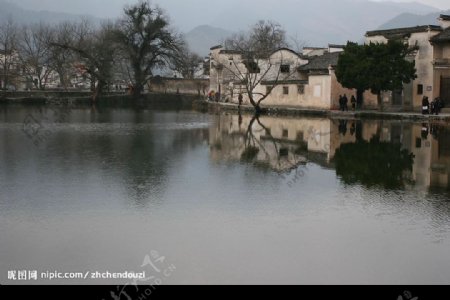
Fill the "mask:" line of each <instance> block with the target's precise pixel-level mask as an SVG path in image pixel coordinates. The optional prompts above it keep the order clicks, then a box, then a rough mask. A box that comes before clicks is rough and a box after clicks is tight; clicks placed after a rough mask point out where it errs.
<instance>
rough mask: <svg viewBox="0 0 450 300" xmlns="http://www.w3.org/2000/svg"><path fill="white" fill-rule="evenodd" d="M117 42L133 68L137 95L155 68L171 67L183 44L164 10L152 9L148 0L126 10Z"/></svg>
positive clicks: (135, 94) (121, 20) (117, 33)
mask: <svg viewBox="0 0 450 300" xmlns="http://www.w3.org/2000/svg"><path fill="white" fill-rule="evenodd" d="M115 39H116V42H117V44H118V46H119V47H120V49H121V51H122V53H124V54H125V55H126V58H127V60H128V63H129V65H130V71H131V75H132V83H133V94H134V96H139V95H140V94H141V93H142V91H143V88H144V86H145V85H146V83H147V82H148V81H149V79H150V78H151V75H152V69H153V68H154V67H161V66H167V65H170V63H171V61H172V60H173V59H174V57H176V55H177V52H178V51H179V49H180V47H181V46H182V44H183V42H182V40H181V38H180V37H179V36H178V35H177V34H175V33H174V32H173V31H172V30H171V29H170V28H169V21H168V19H167V17H166V16H165V15H164V14H163V12H162V11H161V9H159V8H158V7H156V8H153V7H152V6H151V5H150V3H149V2H148V1H140V2H139V3H138V4H135V5H132V6H128V7H126V8H125V9H124V16H123V17H122V18H121V19H120V20H119V21H118V24H117V30H116V31H115Z"/></svg>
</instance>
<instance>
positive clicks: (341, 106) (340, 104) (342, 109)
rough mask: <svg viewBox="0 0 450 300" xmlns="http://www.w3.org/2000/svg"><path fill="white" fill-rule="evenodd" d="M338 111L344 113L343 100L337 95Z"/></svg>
mask: <svg viewBox="0 0 450 300" xmlns="http://www.w3.org/2000/svg"><path fill="white" fill-rule="evenodd" d="M339 110H340V111H344V98H343V97H342V95H339Z"/></svg>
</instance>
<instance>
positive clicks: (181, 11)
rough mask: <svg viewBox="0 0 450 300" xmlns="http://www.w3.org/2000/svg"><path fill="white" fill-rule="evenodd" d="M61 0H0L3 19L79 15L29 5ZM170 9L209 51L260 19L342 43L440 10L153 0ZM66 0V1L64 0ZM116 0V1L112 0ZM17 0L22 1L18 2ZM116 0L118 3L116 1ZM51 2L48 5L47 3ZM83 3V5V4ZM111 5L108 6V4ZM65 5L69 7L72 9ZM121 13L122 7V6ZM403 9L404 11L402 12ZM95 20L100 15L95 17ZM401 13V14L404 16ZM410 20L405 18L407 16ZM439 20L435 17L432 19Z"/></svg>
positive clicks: (344, 3) (76, 6)
mask: <svg viewBox="0 0 450 300" xmlns="http://www.w3.org/2000/svg"><path fill="white" fill-rule="evenodd" d="M56 1H57V0H51V1H50V0H45V1H44V0H42V1H37V0H9V1H7V0H0V20H3V19H5V18H7V17H8V16H11V17H12V18H13V19H14V20H16V21H17V22H19V23H21V22H27V23H30V22H38V21H46V22H53V23H56V22H60V21H63V20H64V21H65V20H72V21H73V20H79V19H80V18H82V16H81V15H75V14H68V13H57V12H49V11H33V10H31V9H27V8H34V9H36V8H37V7H45V8H47V9H53V8H54V9H58V8H61V5H62V4H61V3H63V1H60V2H58V3H60V4H59V6H52V5H50V4H52V3H56ZM89 1H90V2H94V1H92V0H78V1H71V2H67V7H69V3H70V7H73V10H72V9H71V11H88V8H91V13H92V14H96V13H97V14H99V13H100V12H99V11H98V10H99V9H100V8H98V7H99V6H98V5H92V6H91V5H89ZM153 2H154V3H157V4H159V5H160V6H161V7H162V8H163V9H164V10H165V11H166V13H167V14H168V15H169V17H170V20H171V24H172V25H174V27H178V28H181V31H183V32H184V33H185V38H186V40H187V41H188V44H189V45H190V47H191V49H192V50H193V51H195V52H197V53H198V54H200V55H206V54H208V52H209V48H210V47H211V46H214V45H216V44H217V43H220V42H221V41H222V40H223V39H225V38H226V37H228V36H229V35H230V33H231V32H239V31H242V30H247V29H248V28H249V26H250V25H252V24H254V23H256V22H257V21H258V20H273V21H276V22H278V23H280V24H281V25H282V26H283V27H284V28H285V29H286V31H287V34H288V36H289V37H291V36H295V37H296V38H297V39H299V40H301V41H303V42H304V43H305V44H306V45H308V46H326V45H327V44H328V43H332V44H343V43H346V42H347V41H348V40H351V41H356V42H359V41H362V40H363V39H364V34H365V33H366V31H369V30H376V29H378V28H379V27H380V26H389V27H397V26H398V24H403V21H402V22H399V23H398V24H392V23H390V24H388V25H386V24H387V23H386V22H391V21H392V20H394V19H396V17H397V16H398V18H400V19H402V18H403V19H405V20H406V19H408V20H409V19H413V20H411V21H410V22H411V23H408V24H407V25H406V26H410V24H413V25H418V24H416V22H419V23H423V22H425V23H429V22H430V21H429V20H428V19H426V20H425V21H421V20H416V19H414V18H411V16H413V15H415V16H419V15H426V14H430V15H431V14H434V15H432V17H431V19H433V18H435V16H437V15H438V14H439V12H438V11H439V10H438V9H436V8H434V7H431V6H428V5H424V4H420V3H417V2H383V1H368V0H338V1H337V0H314V1H306V0H277V1H274V0H227V1H211V0H189V1H186V3H189V5H187V4H186V5H184V4H183V5H180V0H153ZM64 3H66V1H64ZM111 3H113V1H112V2H111ZM18 4H21V5H23V6H22V7H19V6H18ZM116 4H117V3H116ZM45 5H46V6H45ZM83 9H84V10H83ZM104 9H105V10H106V8H104ZM66 11H69V9H67V10H66ZM117 13H119V12H117ZM399 15H400V16H399ZM90 18H91V19H94V20H96V21H100V20H101V19H99V18H95V17H90ZM403 19H402V20H403ZM404 22H405V23H406V21H404ZM432 22H433V23H435V20H433V21H432Z"/></svg>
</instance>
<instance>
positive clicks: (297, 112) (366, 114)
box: [207, 101, 450, 122]
mask: <svg viewBox="0 0 450 300" xmlns="http://www.w3.org/2000/svg"><path fill="white" fill-rule="evenodd" d="M207 103H208V105H211V106H218V107H220V108H222V109H224V110H230V111H237V110H238V105H237V104H234V103H221V102H219V103H217V102H210V101H207ZM263 109H266V110H267V111H266V112H265V113H264V114H267V115H280V116H302V115H313V116H326V117H331V118H333V119H358V118H361V119H364V118H366V119H391V120H412V121H445V122H450V113H447V112H444V113H441V114H439V115H437V116H436V115H422V114H421V113H420V112H383V111H376V110H357V111H345V112H343V111H338V110H325V109H306V108H298V107H290V106H270V105H265V106H264V107H263ZM253 110H254V109H253V106H250V105H242V106H241V111H245V112H250V111H253Z"/></svg>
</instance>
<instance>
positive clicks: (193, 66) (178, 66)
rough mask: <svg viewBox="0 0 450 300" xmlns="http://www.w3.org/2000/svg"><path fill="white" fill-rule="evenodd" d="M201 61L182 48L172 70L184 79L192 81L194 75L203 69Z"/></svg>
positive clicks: (194, 54) (196, 55)
mask: <svg viewBox="0 0 450 300" xmlns="http://www.w3.org/2000/svg"><path fill="white" fill-rule="evenodd" d="M202 62H203V59H202V58H201V57H200V56H199V55H198V54H196V53H194V52H191V51H189V49H187V48H186V47H184V48H183V49H182V50H181V51H180V53H179V55H178V56H177V58H176V59H175V63H174V70H175V71H178V72H180V73H181V75H183V77H184V78H186V79H193V78H194V77H195V74H196V73H197V72H198V71H199V70H201V69H202V68H203V65H202Z"/></svg>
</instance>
